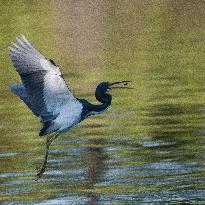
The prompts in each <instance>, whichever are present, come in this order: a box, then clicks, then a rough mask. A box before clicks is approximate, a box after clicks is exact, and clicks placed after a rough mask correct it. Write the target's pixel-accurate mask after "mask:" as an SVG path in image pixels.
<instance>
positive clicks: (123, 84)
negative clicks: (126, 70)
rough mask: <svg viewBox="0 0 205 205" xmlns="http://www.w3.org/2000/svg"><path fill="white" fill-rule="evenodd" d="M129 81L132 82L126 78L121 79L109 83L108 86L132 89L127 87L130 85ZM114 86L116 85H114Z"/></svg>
mask: <svg viewBox="0 0 205 205" xmlns="http://www.w3.org/2000/svg"><path fill="white" fill-rule="evenodd" d="M128 83H130V81H129V80H124V81H119V82H114V83H109V84H108V86H109V88H110V89H111V90H112V89H116V88H122V89H132V88H130V87H126V86H127V85H128ZM119 84H120V86H114V85H119ZM113 86H114V87H113Z"/></svg>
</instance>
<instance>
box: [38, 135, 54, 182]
mask: <svg viewBox="0 0 205 205" xmlns="http://www.w3.org/2000/svg"><path fill="white" fill-rule="evenodd" d="M57 136H58V133H55V134H54V135H51V136H48V137H47V140H46V152H45V156H44V161H43V164H42V166H41V167H40V169H38V171H37V174H36V176H37V179H39V178H40V177H42V176H43V173H44V172H45V170H46V165H47V160H48V151H49V147H50V145H51V143H52V141H53V140H54V139H55V138H57Z"/></svg>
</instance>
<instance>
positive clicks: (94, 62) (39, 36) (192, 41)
mask: <svg viewBox="0 0 205 205" xmlns="http://www.w3.org/2000/svg"><path fill="white" fill-rule="evenodd" d="M0 3H1V7H0V12H1V18H0V23H1V31H0V32H1V35H0V61H1V65H0V69H1V77H0V84H1V86H0V136H1V138H0V182H1V184H0V193H1V196H0V203H1V204H49V205H50V204H91V205H92V204H117V205H118V204H143V203H144V204H185V203H186V204H205V185H204V184H205V166H204V165H205V164H204V161H205V157H204V153H205V138H204V135H205V130H204V123H205V115H204V112H205V106H204V105H205V95H204V93H205V92H204V91H205V86H204V85H205V84H204V80H205V75H204V74H205V73H204V65H205V60H204V59H205V46H204V45H205V44H204V43H205V40H204V33H205V30H204V21H203V20H204V17H205V16H204V9H205V3H204V2H203V1H179V0H166V1H157V0H156V1H135V0H133V1H132V0H130V1H98V0H96V1H41V2H40V1H36V2H35V3H33V2H32V1H20V0H19V1H15V2H11V1H3V0H1V1H0ZM19 34H24V35H26V37H27V38H28V39H29V40H30V41H31V42H32V43H33V44H34V45H35V47H37V48H38V49H39V50H40V51H41V52H42V53H43V54H45V55H46V56H47V57H49V58H51V59H53V60H55V62H57V63H58V64H59V65H60V66H61V68H62V71H63V73H64V76H65V80H66V82H67V83H68V84H69V86H70V87H71V89H72V91H73V92H74V93H75V95H76V96H78V97H80V98H85V99H87V100H89V101H91V102H93V103H95V99H94V90H95V87H96V85H97V84H98V83H99V82H101V81H110V82H112V81H118V80H131V81H132V87H133V88H134V89H133V90H116V91H112V95H113V102H112V106H111V108H110V109H109V110H108V112H106V113H103V114H101V115H99V116H93V117H90V118H89V119H86V120H85V121H83V122H82V123H81V124H80V125H79V126H77V127H76V128H75V129H73V130H71V131H69V132H67V133H65V134H64V135H63V136H61V137H59V138H58V139H57V140H55V141H54V142H53V145H52V147H51V149H50V156H49V161H48V168H47V171H46V172H45V175H44V176H43V178H42V179H40V180H38V181H35V173H36V171H35V169H36V167H37V166H39V165H40V164H41V162H42V159H43V154H44V143H45V138H43V137H42V138H40V137H38V132H39V129H40V128H41V125H40V123H39V120H38V119H37V118H36V117H35V116H33V114H32V113H31V111H30V110H29V109H28V108H27V107H26V106H25V105H24V104H23V103H22V102H21V101H20V100H19V99H18V98H17V97H16V96H14V95H13V94H12V93H11V92H9V89H8V86H9V85H10V84H12V83H14V82H18V81H19V77H18V76H17V73H16V72H15V70H14V69H13V67H12V64H11V61H10V59H9V56H8V50H7V47H8V45H9V44H10V42H11V41H14V40H15V36H17V35H19Z"/></svg>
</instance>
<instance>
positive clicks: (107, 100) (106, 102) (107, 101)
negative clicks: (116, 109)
mask: <svg viewBox="0 0 205 205" xmlns="http://www.w3.org/2000/svg"><path fill="white" fill-rule="evenodd" d="M95 97H96V99H97V100H98V101H99V102H101V103H102V104H100V105H94V106H93V111H94V112H97V113H101V112H103V111H105V110H106V109H107V108H108V107H109V106H110V105H111V101H112V96H111V95H109V94H107V93H103V92H102V93H101V92H96V93H95Z"/></svg>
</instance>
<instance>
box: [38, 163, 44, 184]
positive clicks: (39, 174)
mask: <svg viewBox="0 0 205 205" xmlns="http://www.w3.org/2000/svg"><path fill="white" fill-rule="evenodd" d="M45 171H46V165H45V164H43V165H42V166H41V167H40V168H39V169H38V170H37V173H36V176H37V179H36V180H38V179H39V178H41V177H42V176H43V174H44V172H45Z"/></svg>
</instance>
